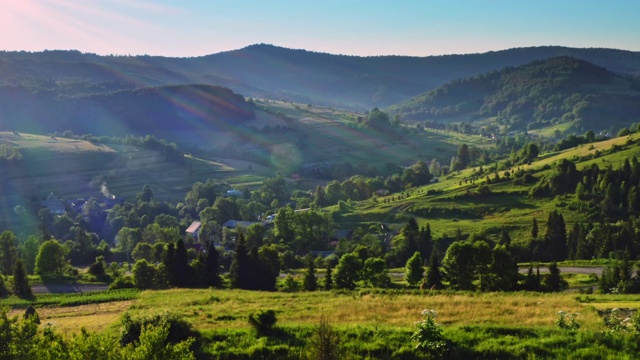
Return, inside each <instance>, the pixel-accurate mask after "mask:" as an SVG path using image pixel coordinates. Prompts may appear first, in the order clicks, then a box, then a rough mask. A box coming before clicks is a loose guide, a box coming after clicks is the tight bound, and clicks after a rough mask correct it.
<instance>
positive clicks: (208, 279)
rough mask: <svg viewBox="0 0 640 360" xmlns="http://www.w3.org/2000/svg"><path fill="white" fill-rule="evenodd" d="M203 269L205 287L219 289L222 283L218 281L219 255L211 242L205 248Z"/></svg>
mask: <svg viewBox="0 0 640 360" xmlns="http://www.w3.org/2000/svg"><path fill="white" fill-rule="evenodd" d="M204 269H205V279H204V281H205V285H206V286H213V287H220V286H221V285H222V281H221V279H220V275H219V272H220V254H219V253H218V250H216V247H215V246H214V244H213V242H210V243H209V245H208V246H207V252H206V259H205V261H204Z"/></svg>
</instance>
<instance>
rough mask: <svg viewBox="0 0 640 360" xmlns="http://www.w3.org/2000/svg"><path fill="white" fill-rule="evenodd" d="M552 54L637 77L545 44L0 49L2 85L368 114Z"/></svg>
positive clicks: (605, 61)
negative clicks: (118, 51)
mask: <svg viewBox="0 0 640 360" xmlns="http://www.w3.org/2000/svg"><path fill="white" fill-rule="evenodd" d="M554 56H573V57H576V58H579V59H583V60H585V61H588V62H591V63H593V64H596V65H598V66H601V67H604V68H606V69H608V70H609V71H612V72H614V73H622V74H629V75H638V74H640V53H638V52H630V51H622V50H613V49H577V48H566V47H551V46H547V47H529V48H517V49H509V50H502V51H493V52H488V53H483V54H467V55H446V56H429V57H408V56H376V57H357V56H343V55H332V54H324V53H315V52H310V51H305V50H294V49H286V48H281V47H277V46H272V45H265V44H260V45H252V46H248V47H246V48H243V49H239V50H234V51H228V52H222V53H218V54H212V55H208V56H203V57H193V58H167V57H157V56H98V55H94V54H83V53H80V52H78V51H44V52H37V53H28V52H2V53H0V83H4V84H8V85H12V86H18V85H19V86H27V87H29V88H30V90H31V91H36V90H37V89H41V90H42V89H47V90H51V89H53V91H54V93H56V94H66V95H83V94H99V93H105V92H110V91H115V90H130V89H132V88H136V87H148V86H164V85H177V84H211V85H218V86H224V87H227V88H229V89H232V90H233V91H235V92H238V93H241V94H243V95H245V96H251V97H263V98H270V99H287V100H290V101H296V102H300V103H313V104H321V105H330V106H336V107H341V108H351V109H353V108H356V109H359V110H368V109H370V108H372V107H374V106H378V107H380V106H389V105H392V104H395V103H398V102H400V101H404V100H406V99H409V98H411V97H413V96H416V95H419V94H421V93H423V92H425V91H428V90H431V89H435V88H437V87H439V86H442V85H444V84H446V83H448V82H450V81H453V80H455V79H461V78H468V77H471V76H476V75H478V74H481V73H486V72H489V71H493V70H499V69H502V68H504V67H507V66H519V65H523V64H526V63H529V62H531V61H534V60H540V59H546V58H550V57H554Z"/></svg>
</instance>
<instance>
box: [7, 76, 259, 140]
mask: <svg viewBox="0 0 640 360" xmlns="http://www.w3.org/2000/svg"><path fill="white" fill-rule="evenodd" d="M0 98H1V99H3V101H1V102H0V129H1V130H17V131H21V132H36V133H49V132H54V131H64V130H71V131H72V132H74V133H76V134H86V133H93V134H97V135H116V136H124V135H127V134H136V135H138V134H139V135H146V134H149V133H152V132H153V131H154V130H158V129H162V130H164V131H172V130H199V129H201V128H206V129H207V130H209V131H211V130H215V128H216V127H220V126H223V125H225V124H226V123H231V124H239V123H243V122H246V121H247V120H250V119H252V118H253V117H254V116H255V114H254V110H253V105H251V104H249V103H247V102H245V100H244V98H243V97H242V96H240V95H237V94H235V93H233V92H232V91H230V90H228V89H225V88H221V87H217V86H210V85H176V86H163V87H153V88H141V89H134V90H122V91H114V92H108V93H102V94H90V95H82V96H61V95H60V94H59V93H58V92H56V91H46V90H45V91H35V92H34V91H32V90H30V89H28V88H25V87H21V86H4V87H0Z"/></svg>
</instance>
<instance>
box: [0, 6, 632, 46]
mask: <svg viewBox="0 0 640 360" xmlns="http://www.w3.org/2000/svg"><path fill="white" fill-rule="evenodd" d="M638 19H640V0H615V1H610V0H607V1H601V0H535V1H534V0H531V1H530V0H458V1H456V0H414V1H406V0H393V1H392V0H388V1H381V0H251V1H249V0H202V1H197V0H181V1H175V0H156V1H151V0H0V33H1V34H3V35H2V36H1V37H0V50H9V51H14V50H25V51H42V50H45V49H48V50H70V49H74V50H79V51H81V52H88V53H96V54H101V55H106V54H114V55H141V54H147V55H163V56H172V57H192V56H201V55H207V54H212V53H218V52H222V51H229V50H235V49H240V48H243V47H245V46H248V45H251V44H258V43H265V44H273V45H277V46H283V47H287V48H295V49H306V50H310V51H317V52H327V53H332V54H345V55H361V56H375V55H409V56H429V55H443V54H466V53H479V52H486V51H492V50H503V49H508V48H514V47H527V46H542V45H560V46H570V47H605V48H616V49H625V50H632V51H640V21H639V20H638Z"/></svg>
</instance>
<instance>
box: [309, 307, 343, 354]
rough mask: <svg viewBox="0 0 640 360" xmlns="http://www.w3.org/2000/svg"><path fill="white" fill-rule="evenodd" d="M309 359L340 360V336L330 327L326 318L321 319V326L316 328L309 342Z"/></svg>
mask: <svg viewBox="0 0 640 360" xmlns="http://www.w3.org/2000/svg"><path fill="white" fill-rule="evenodd" d="M308 356H309V359H312V360H332V359H340V358H341V351H340V336H339V335H338V333H337V332H335V330H333V328H332V327H331V325H329V322H328V321H327V319H326V318H325V317H322V318H320V325H318V327H317V328H315V330H314V332H313V335H312V336H311V339H310V340H309V350H308Z"/></svg>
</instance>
